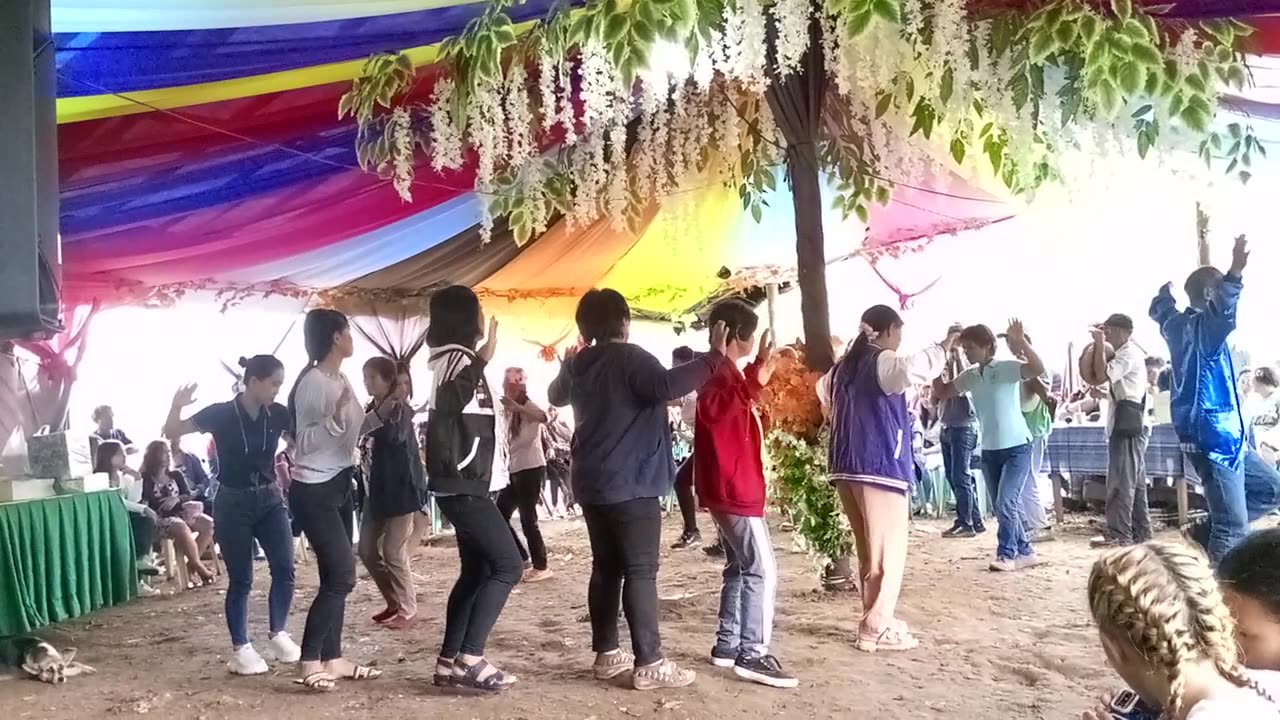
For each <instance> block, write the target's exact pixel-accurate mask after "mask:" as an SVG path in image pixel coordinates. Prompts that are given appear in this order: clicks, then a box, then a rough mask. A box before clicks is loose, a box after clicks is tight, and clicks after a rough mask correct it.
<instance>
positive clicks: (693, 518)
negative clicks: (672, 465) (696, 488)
mask: <svg viewBox="0 0 1280 720" xmlns="http://www.w3.org/2000/svg"><path fill="white" fill-rule="evenodd" d="M676 502H677V503H679V504H680V517H681V518H682V519H683V520H684V532H686V533H696V532H698V501H697V500H696V499H695V498H694V497H693V456H692V455H690V456H689V457H687V458H685V459H684V462H682V463H680V467H679V468H677V469H676Z"/></svg>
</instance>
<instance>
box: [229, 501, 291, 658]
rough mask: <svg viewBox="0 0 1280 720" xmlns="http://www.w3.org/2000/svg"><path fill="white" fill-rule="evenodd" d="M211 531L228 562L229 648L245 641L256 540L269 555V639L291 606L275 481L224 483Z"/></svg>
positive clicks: (283, 516) (286, 543)
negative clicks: (250, 484)
mask: <svg viewBox="0 0 1280 720" xmlns="http://www.w3.org/2000/svg"><path fill="white" fill-rule="evenodd" d="M213 522H214V533H215V534H216V535H217V538H218V548H219V549H221V550H222V560H223V562H225V563H226V564H227V597H226V601H225V603H224V610H225V613H226V616H227V630H228V631H229V632H230V633H231V644H232V645H233V646H235V647H240V646H241V645H247V644H248V643H249V591H250V590H252V589H253V558H254V555H255V554H256V553H255V551H254V547H253V545H254V540H255V539H256V540H257V541H258V544H259V545H260V546H261V547H262V551H263V552H264V553H265V554H266V556H267V566H268V567H269V568H270V569H271V590H270V592H269V593H268V594H267V622H268V628H269V629H270V632H271V634H272V635H274V634H275V633H278V632H282V631H283V630H284V629H285V622H286V621H287V620H288V619H289V606H290V605H292V604H293V581H294V576H293V535H292V533H291V532H290V530H289V512H288V510H286V509H285V506H284V498H283V497H282V496H281V494H280V486H279V485H276V484H275V483H274V482H273V483H270V484H269V485H259V486H257V487H252V488H236V487H228V486H226V485H223V486H222V487H221V488H219V490H218V498H217V500H216V501H215V502H214V506H213Z"/></svg>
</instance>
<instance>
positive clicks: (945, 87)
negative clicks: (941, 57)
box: [877, 66, 955, 117]
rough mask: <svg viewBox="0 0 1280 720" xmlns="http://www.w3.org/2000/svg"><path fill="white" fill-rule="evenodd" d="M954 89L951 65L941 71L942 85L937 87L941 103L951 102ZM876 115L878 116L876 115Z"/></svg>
mask: <svg viewBox="0 0 1280 720" xmlns="http://www.w3.org/2000/svg"><path fill="white" fill-rule="evenodd" d="M954 91H955V73H953V72H951V67H950V66H948V67H947V69H946V70H943V71H942V87H941V88H939V91H938V97H939V99H941V100H942V104H943V105H946V104H947V103H948V102H951V94H952V92H954ZM877 117H878V116H877Z"/></svg>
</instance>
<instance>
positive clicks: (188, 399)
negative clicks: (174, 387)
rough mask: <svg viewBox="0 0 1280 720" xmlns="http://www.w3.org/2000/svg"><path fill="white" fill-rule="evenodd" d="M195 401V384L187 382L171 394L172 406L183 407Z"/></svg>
mask: <svg viewBox="0 0 1280 720" xmlns="http://www.w3.org/2000/svg"><path fill="white" fill-rule="evenodd" d="M195 401H196V384H195V383H188V384H186V385H183V386H182V387H180V388H178V391H177V392H175V393H174V394H173V406H174V407H176V408H184V407H186V406H188V405H191V404H192V403H194V402H195Z"/></svg>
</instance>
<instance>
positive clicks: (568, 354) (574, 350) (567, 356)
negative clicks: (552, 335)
mask: <svg viewBox="0 0 1280 720" xmlns="http://www.w3.org/2000/svg"><path fill="white" fill-rule="evenodd" d="M578 348H579V346H578V345H570V346H569V347H567V348H565V349H564V355H562V356H561V357H560V362H561V363H567V362H569V361H570V360H572V359H573V358H575V357H576V356H577V355H578Z"/></svg>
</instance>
